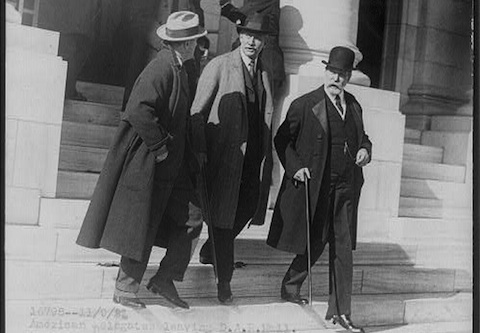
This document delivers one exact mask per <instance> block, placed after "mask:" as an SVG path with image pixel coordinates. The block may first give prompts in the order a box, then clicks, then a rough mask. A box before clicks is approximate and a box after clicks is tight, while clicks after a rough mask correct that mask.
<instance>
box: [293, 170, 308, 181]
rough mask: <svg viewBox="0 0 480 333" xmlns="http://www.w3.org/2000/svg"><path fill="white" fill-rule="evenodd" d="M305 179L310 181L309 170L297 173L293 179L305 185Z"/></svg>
mask: <svg viewBox="0 0 480 333" xmlns="http://www.w3.org/2000/svg"><path fill="white" fill-rule="evenodd" d="M305 177H306V178H308V179H310V171H309V170H308V168H301V169H300V170H298V171H297V172H296V173H295V175H294V176H293V179H295V180H298V181H299V182H302V183H303V182H304V181H305Z"/></svg>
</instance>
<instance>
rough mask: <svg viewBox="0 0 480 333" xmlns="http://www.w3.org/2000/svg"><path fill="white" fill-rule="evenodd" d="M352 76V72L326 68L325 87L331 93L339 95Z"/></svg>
mask: <svg viewBox="0 0 480 333" xmlns="http://www.w3.org/2000/svg"><path fill="white" fill-rule="evenodd" d="M351 76H352V72H337V71H333V70H331V69H325V88H326V89H327V91H328V92H329V93H330V94H331V95H333V96H337V95H339V94H340V93H341V92H342V91H343V89H345V86H346V85H347V83H348V81H350V77H351Z"/></svg>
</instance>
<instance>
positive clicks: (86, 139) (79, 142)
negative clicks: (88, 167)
mask: <svg viewBox="0 0 480 333" xmlns="http://www.w3.org/2000/svg"><path fill="white" fill-rule="evenodd" d="M116 131H117V129H116V127H113V126H104V125H96V124H88V123H76V122H70V121H63V123H62V135H61V139H60V142H61V144H63V145H70V146H82V147H94V148H107V149H108V148H110V145H111V143H112V140H113V138H114V136H115V133H116Z"/></svg>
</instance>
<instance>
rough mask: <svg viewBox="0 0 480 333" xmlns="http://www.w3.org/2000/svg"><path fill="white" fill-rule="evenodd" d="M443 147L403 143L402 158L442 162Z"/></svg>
mask: <svg viewBox="0 0 480 333" xmlns="http://www.w3.org/2000/svg"><path fill="white" fill-rule="evenodd" d="M442 159H443V149H442V148H438V147H430V146H422V145H419V144H412V143H405V144H404V145H403V160H404V161H405V160H412V161H421V162H430V163H442Z"/></svg>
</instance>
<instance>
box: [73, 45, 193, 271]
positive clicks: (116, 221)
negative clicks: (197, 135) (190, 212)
mask: <svg viewBox="0 0 480 333" xmlns="http://www.w3.org/2000/svg"><path fill="white" fill-rule="evenodd" d="M186 80H187V79H186V76H185V73H184V71H183V70H182V69H181V68H180V66H179V65H178V61H177V59H176V57H174V56H173V53H172V52H171V50H169V49H165V50H162V51H160V52H159V53H158V55H157V57H156V58H155V59H154V60H153V61H152V62H150V63H149V64H148V66H147V67H146V68H145V69H144V71H143V72H142V73H141V74H140V76H139V77H138V79H137V81H136V83H135V86H134V88H133V90H132V94H131V96H130V99H129V102H128V104H127V109H126V111H125V113H124V115H123V116H122V120H121V122H120V125H119V128H118V131H117V133H116V136H115V138H114V141H113V144H112V147H111V149H110V151H109V153H108V155H107V158H106V161H105V164H104V167H103V169H102V171H101V174H100V177H99V179H98V182H97V185H96V188H95V191H94V193H93V196H92V200H91V202H90V205H89V208H88V211H87V214H86V216H85V219H84V221H83V225H82V227H81V230H80V234H79V235H78V239H77V243H78V244H79V245H82V246H85V247H89V248H99V247H101V248H104V249H107V250H110V251H112V252H115V253H118V254H120V255H122V256H126V257H129V258H132V259H135V260H137V261H142V260H144V259H145V258H146V257H147V256H148V255H149V253H150V251H151V247H152V246H153V245H158V246H166V244H164V243H163V242H162V241H161V240H162V239H164V237H162V235H161V233H160V232H159V233H158V234H157V238H155V237H151V235H152V233H155V234H156V233H157V232H158V227H159V224H160V221H151V219H150V211H151V207H152V205H153V204H155V205H160V206H161V207H159V210H160V211H163V210H164V209H165V206H166V203H167V202H168V198H169V196H170V193H171V190H172V188H173V184H174V181H175V178H176V176H177V173H178V170H179V168H180V165H181V163H182V160H183V158H184V151H185V144H186V134H185V133H186V128H185V126H186V122H187V117H188V112H189V104H188V103H187V104H185V103H179V101H181V100H182V99H188V90H185V89H188V88H187V83H186ZM180 105H182V107H179V106H180ZM165 145H166V146H167V148H168V152H169V155H168V157H167V159H166V160H164V161H162V162H160V163H159V164H155V156H157V155H159V154H160V149H162V148H164V146H165ZM154 176H156V177H155V178H156V179H157V181H156V182H155V183H154ZM158 179H161V184H160V185H158ZM154 184H156V185H155V186H161V189H160V190H159V193H160V196H159V198H158V200H156V202H154V203H153V202H152V200H151V197H152V191H153V188H154ZM149 235H150V237H149Z"/></svg>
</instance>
